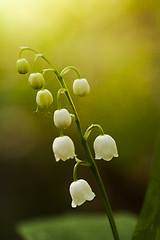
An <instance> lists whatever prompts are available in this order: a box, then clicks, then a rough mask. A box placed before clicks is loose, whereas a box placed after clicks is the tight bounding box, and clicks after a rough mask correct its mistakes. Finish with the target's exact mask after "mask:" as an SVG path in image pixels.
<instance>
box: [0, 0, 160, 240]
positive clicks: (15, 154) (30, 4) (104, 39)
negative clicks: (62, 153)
mask: <svg viewBox="0 0 160 240" xmlns="http://www.w3.org/2000/svg"><path fill="white" fill-rule="evenodd" d="M159 5H160V3H159V1H156V0H152V1H149V0H148V1H147V0H146V1H138V0H130V1H127V0H121V1H118V0H108V1H105V0H99V1H97V0H86V1H82V0H67V1H66V0H59V1H57V0H52V1H50V0H45V1H42V0H27V1H24V0H14V1H12V0H5V1H4V0H0V56H1V57H0V239H3V240H5V239H11V240H12V239H20V237H19V236H18V235H17V234H16V233H15V230H14V228H15V225H16V224H17V223H18V222H20V221H21V220H26V219H32V218H38V217H45V216H53V215H57V214H64V213H66V212H71V213H75V211H76V212H84V211H85V212H103V211H104V208H103V205H102V203H101V199H100V197H99V196H98V190H97V187H96V185H95V182H94V180H93V179H92V176H91V174H90V172H89V171H88V169H86V168H83V167H81V168H80V169H79V172H78V175H79V177H82V178H84V179H86V180H87V181H88V182H89V183H90V185H91V186H92V189H93V191H94V192H95V193H96V194H97V196H96V198H95V199H94V201H92V202H89V203H85V204H84V205H83V206H82V207H80V208H78V209H76V210H75V209H71V207H70V202H71V199H70V195H69V192H68V188H69V185H70V183H71V182H72V168H73V165H74V161H73V160H70V161H67V162H59V163H56V162H55V159H54V156H53V153H52V149H51V145H52V142H53V140H54V138H55V137H56V136H58V134H59V133H58V130H57V129H56V128H55V127H54V124H53V121H52V118H51V117H50V116H49V114H47V113H39V114H36V113H35V112H34V111H35V109H36V103H35V96H36V91H34V90H33V89H31V88H30V87H29V85H28V83H27V78H28V75H27V76H26V75H25V76H21V75H18V73H17V71H16V66H15V63H16V60H17V59H18V54H19V47H21V46H29V47H32V48H34V49H36V50H37V51H39V52H40V53H44V54H45V55H46V56H47V57H48V58H49V59H50V60H51V61H52V62H53V63H54V64H55V65H56V66H57V68H58V69H59V70H62V69H63V68H64V67H66V66H67V65H73V66H76V67H77V68H78V69H79V71H80V72H81V74H82V76H83V77H85V78H86V79H88V81H89V83H90V86H91V93H90V95H89V96H88V97H85V98H78V97H75V96H73V92H72V83H73V80H74V79H75V78H76V77H77V76H76V75H75V73H74V72H69V73H68V74H67V75H66V78H65V79H66V82H67V84H68V87H69V88H70V89H71V94H72V96H73V99H74V101H75V104H76V106H77V110H78V112H79V115H80V118H81V122H82V126H83V130H85V129H86V128H87V127H88V126H89V125H90V124H91V123H99V124H100V125H102V126H103V129H104V131H105V132H106V133H108V134H110V135H111V136H112V137H114V139H115V140H116V142H117V145H118V151H119V158H115V159H113V161H111V162H104V161H102V160H101V161H98V162H97V164H98V168H99V170H100V173H101V175H102V178H103V180H104V184H105V186H106V189H107V192H108V195H109V199H110V201H111V205H112V208H113V210H114V211H129V212H133V213H136V214H138V213H139V211H140V208H141V205H142V202H143V198H144V194H145V190H146V187H147V181H148V178H149V172H150V168H151V161H152V155H153V151H154V143H155V137H156V133H157V129H158V127H159V112H160V82H159V75H160V67H159V66H160V14H159V11H160V6H159ZM23 56H25V57H26V58H27V59H28V61H29V62H30V64H31V71H33V60H34V54H33V53H31V52H28V51H27V52H25V54H24V55H23ZM38 67H39V71H41V70H42V69H44V68H46V67H47V64H46V63H45V62H44V61H43V60H42V61H38ZM46 87H47V88H48V89H50V91H51V92H52V93H53V96H54V104H53V107H52V108H51V109H50V111H51V112H52V113H53V112H54V110H55V109H56V93H57V90H58V89H59V84H58V82H57V80H56V78H55V77H53V76H52V74H51V73H48V74H47V75H46ZM62 102H63V106H64V107H66V108H68V109H69V110H70V111H71V108H70V106H69V104H68V102H66V99H65V98H64V99H63V100H62ZM65 133H66V134H68V135H69V136H70V137H71V138H72V139H73V140H74V143H75V147H76V153H77V155H78V157H79V158H80V159H85V156H84V154H83V151H82V148H81V146H80V141H79V136H78V134H77V131H76V126H75V124H74V123H73V124H72V126H71V127H70V128H69V129H67V130H66V131H65ZM97 134H98V132H96V131H94V132H93V133H92V135H91V136H90V138H89V142H90V146H91V148H92V143H93V141H94V139H95V137H96V136H97Z"/></svg>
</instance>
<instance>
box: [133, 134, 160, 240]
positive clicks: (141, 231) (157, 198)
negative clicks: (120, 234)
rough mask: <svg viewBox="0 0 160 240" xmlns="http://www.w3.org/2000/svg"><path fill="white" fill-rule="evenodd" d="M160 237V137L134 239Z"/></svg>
mask: <svg viewBox="0 0 160 240" xmlns="http://www.w3.org/2000/svg"><path fill="white" fill-rule="evenodd" d="M159 239H160V137H159V139H158V141H157V146H156V149H155V154H154V157H153V165H152V170H151V176H150V180H149V184H148V188H147V192H146V196H145V200H144V204H143V207H142V210H141V214H140V217H139V219H138V222H137V226H136V228H135V231H134V234H133V237H132V240H159Z"/></svg>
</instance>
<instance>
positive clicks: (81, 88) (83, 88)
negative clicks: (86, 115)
mask: <svg viewBox="0 0 160 240" xmlns="http://www.w3.org/2000/svg"><path fill="white" fill-rule="evenodd" d="M73 92H74V94H75V95H78V96H80V97H84V96H87V95H88V94H89V93H90V86H89V84H88V81H87V80H86V79H85V78H81V79H76V80H74V83H73Z"/></svg>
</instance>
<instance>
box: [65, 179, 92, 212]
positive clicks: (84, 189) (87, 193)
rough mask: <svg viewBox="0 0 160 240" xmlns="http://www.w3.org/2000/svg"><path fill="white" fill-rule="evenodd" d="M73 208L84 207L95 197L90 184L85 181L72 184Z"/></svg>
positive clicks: (80, 180)
mask: <svg viewBox="0 0 160 240" xmlns="http://www.w3.org/2000/svg"><path fill="white" fill-rule="evenodd" d="M69 191H70V194H71V197H72V203H71V206H72V207H73V208H75V207H77V206H80V205H82V204H83V203H84V202H85V201H86V200H88V201H91V200H93V198H94V197H95V194H94V192H92V189H91V187H90V186H89V184H88V183H87V182H86V181H85V180H83V179H79V180H78V181H76V182H72V183H71V185H70V188H69Z"/></svg>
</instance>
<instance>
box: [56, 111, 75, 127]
mask: <svg viewBox="0 0 160 240" xmlns="http://www.w3.org/2000/svg"><path fill="white" fill-rule="evenodd" d="M71 121H72V118H71V115H70V114H69V112H68V111H67V109H64V108H63V109H60V110H56V111H55V112H54V124H55V126H56V127H57V128H64V129H65V128H68V127H69V126H70V124H71Z"/></svg>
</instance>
